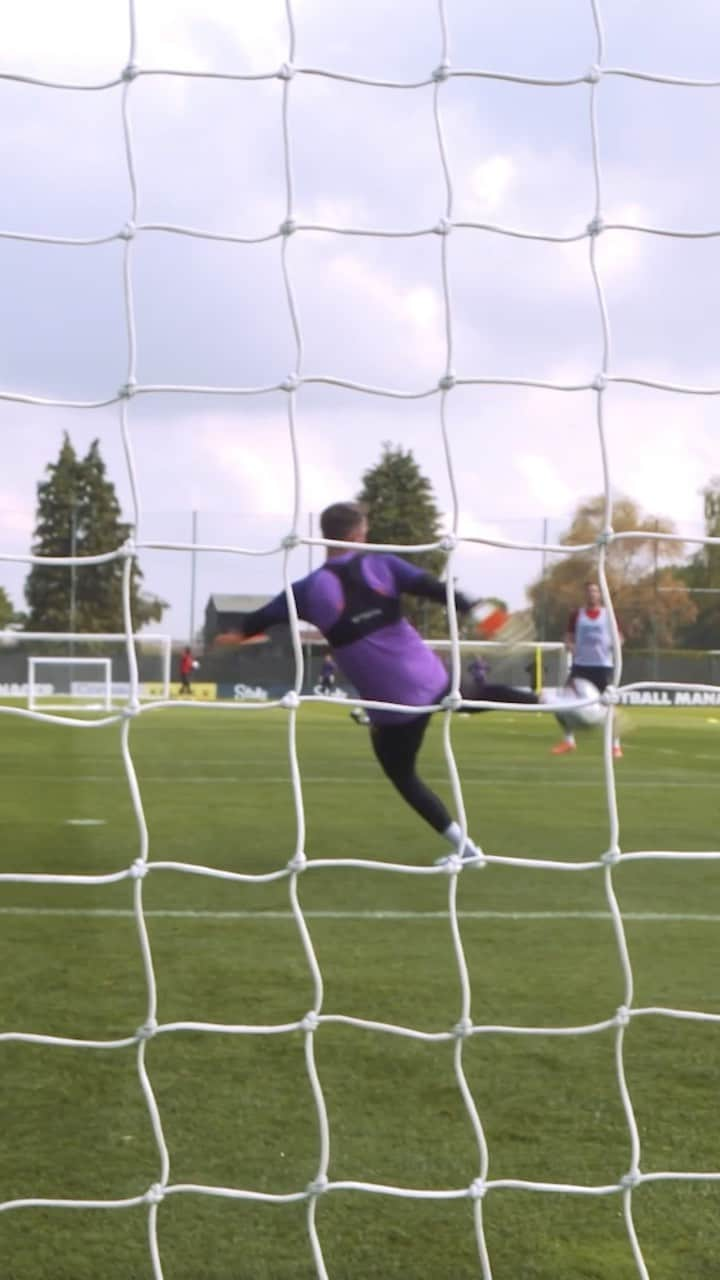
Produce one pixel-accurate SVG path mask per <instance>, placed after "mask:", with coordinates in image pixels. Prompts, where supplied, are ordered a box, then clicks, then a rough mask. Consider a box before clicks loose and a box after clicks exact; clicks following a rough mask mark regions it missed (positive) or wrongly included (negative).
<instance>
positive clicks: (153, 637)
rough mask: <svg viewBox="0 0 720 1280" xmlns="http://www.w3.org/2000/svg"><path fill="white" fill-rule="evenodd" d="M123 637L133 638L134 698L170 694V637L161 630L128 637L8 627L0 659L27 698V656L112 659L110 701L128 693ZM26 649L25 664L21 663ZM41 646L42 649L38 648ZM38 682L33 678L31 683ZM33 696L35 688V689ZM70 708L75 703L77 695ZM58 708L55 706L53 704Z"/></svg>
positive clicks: (0, 635)
mask: <svg viewBox="0 0 720 1280" xmlns="http://www.w3.org/2000/svg"><path fill="white" fill-rule="evenodd" d="M128 639H130V640H132V644H133V648H134V650H135V655H136V659H137V666H138V679H139V697H140V699H141V701H155V700H157V699H158V698H160V699H163V700H164V699H168V698H169V697H170V678H171V668H172V637H171V636H170V635H169V634H165V633H160V632H147V633H146V634H143V633H139V632H138V633H136V634H134V635H132V636H130V637H128V636H127V635H126V634H125V633H124V632H122V631H98V632H88V631H18V630H15V629H13V628H10V629H4V630H0V663H1V664H2V665H3V666H4V665H5V664H6V663H11V664H12V660H13V655H14V654H15V661H14V664H13V670H14V673H15V674H14V675H13V682H14V683H17V684H19V685H20V686H21V687H22V686H25V688H24V694H25V696H26V697H27V698H28V705H30V703H29V698H30V672H29V661H30V658H31V657H32V658H34V659H36V661H37V662H43V663H48V662H49V660H50V658H58V659H59V660H60V661H59V663H57V664H55V665H56V666H62V665H67V664H71V663H74V664H75V665H80V664H82V663H85V662H86V660H87V659H100V660H104V659H107V660H108V661H109V662H110V663H111V670H112V680H111V691H110V692H111V702H110V705H112V699H115V700H116V701H121V700H124V699H127V697H128V696H129V692H130V671H129V664H128ZM18 650H21V651H25V652H26V653H27V657H28V665H27V666H25V665H24V664H23V663H22V655H21V654H18V653H17V651H18ZM43 650H45V652H43ZM35 684H36V686H37V684H38V682H37V680H36V681H35ZM35 698H36V699H37V687H36V692H35ZM73 706H77V699H76V700H75V701H74V703H73ZM54 707H57V704H54Z"/></svg>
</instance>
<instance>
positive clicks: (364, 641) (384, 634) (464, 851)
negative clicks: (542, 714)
mask: <svg viewBox="0 0 720 1280" xmlns="http://www.w3.org/2000/svg"><path fill="white" fill-rule="evenodd" d="M320 528H321V531H322V535H323V537H324V538H328V539H332V540H336V541H341V542H353V543H354V542H357V543H359V544H362V543H364V542H365V541H366V539H367V530H368V523H367V516H366V514H365V510H364V508H363V507H362V506H360V505H359V504H358V503H355V502H336V503H333V505H332V506H330V507H327V508H326V510H325V511H323V513H322V515H321V517H320ZM292 591H293V595H294V598H295V605H296V608H297V612H298V616H299V617H300V618H302V619H303V620H304V621H305V622H310V623H311V624H313V625H314V626H316V627H317V628H318V630H320V631H322V633H323V635H324V636H325V638H326V639H327V641H328V644H329V645H330V646H331V648H332V651H333V655H334V657H335V661H336V662H337V665H338V667H339V668H340V669H341V671H342V672H343V674H344V675H345V677H346V678H347V680H348V681H350V683H351V684H353V685H354V686H355V688H356V689H357V691H358V693H359V695H360V697H361V698H363V699H366V700H368V701H372V702H398V703H403V704H405V705H406V707H409V708H412V707H416V706H417V707H422V706H427V705H428V704H430V703H436V702H441V701H442V699H443V698H444V697H445V695H446V693H448V691H449V683H448V673H447V669H446V667H445V665H444V664H443V662H442V661H441V659H440V658H439V657H438V655H437V654H436V653H434V652H433V650H432V649H430V647H429V646H428V645H427V644H426V643H425V641H424V640H423V639H422V637H421V636H420V634H419V633H418V632H417V631H416V630H415V628H414V627H413V626H411V624H410V623H409V622H408V621H407V619H406V618H403V616H402V605H401V599H400V597H401V596H402V595H404V594H408V595H413V596H420V597H422V598H425V599H428V600H435V601H437V602H438V603H439V604H444V603H446V600H447V595H446V588H445V584H444V583H442V582H440V581H439V580H438V579H437V578H435V577H433V575H432V574H430V573H427V572H425V571H424V570H423V569H420V568H418V567H417V566H415V565H412V564H409V563H408V561H407V560H403V559H401V558H400V557H399V556H395V555H388V554H383V553H378V552H375V553H369V552H366V553H365V554H363V553H362V551H360V550H359V549H358V551H355V550H346V549H344V548H342V547H328V549H327V559H326V560H325V563H324V564H323V565H322V566H321V567H320V568H319V569H315V570H314V571H313V572H312V573H310V574H308V575H307V577H305V578H302V579H301V580H300V581H298V582H295V583H293V585H292ZM471 607H472V604H471V601H469V600H468V599H467V598H466V597H465V596H464V595H462V594H461V592H459V591H456V592H455V608H456V609H457V611H458V613H467V612H468V611H469V610H470V608H471ZM287 621H288V608H287V600H286V597H285V593H284V592H283V593H282V594H281V595H278V596H276V597H275V599H274V600H271V601H270V602H269V603H268V604H266V605H264V606H263V607H262V608H261V609H257V610H256V611H255V612H254V613H247V614H244V615H240V618H239V630H240V634H241V635H242V636H243V637H250V636H254V635H257V634H258V633H259V632H261V631H265V630H266V628H268V627H272V626H276V625H277V624H278V623H283V622H284V623H286V622H287ZM465 696H467V695H465ZM470 696H472V695H470ZM482 698H483V701H494V702H525V703H536V702H537V701H538V699H537V697H536V695H535V694H534V693H531V692H530V691H529V690H522V689H514V688H511V687H509V686H508V685H491V684H485V685H483V689H482ZM368 715H369V718H370V724H371V729H370V740H371V742H372V746H373V750H374V752H375V755H376V756H377V759H378V761H379V763H380V765H381V767H382V769H383V771H384V772H385V774H386V775H387V777H388V778H389V779H390V781H391V782H392V784H393V786H394V787H396V789H397V790H398V791H399V792H400V795H401V796H402V797H403V799H404V800H406V801H407V803H408V804H409V805H411V806H412V808H413V809H414V810H415V812H416V813H418V814H419V815H420V817H421V818H424V820H425V821H426V822H428V823H429V824H430V826H431V827H432V828H433V829H434V830H435V831H437V832H439V833H440V834H441V835H443V836H444V838H445V839H446V840H447V842H448V843H449V844H450V845H451V846H452V847H453V850H454V851H455V852H457V853H459V854H461V856H462V858H463V860H464V861H468V862H472V861H475V860H477V858H478V857H479V856H480V850H479V849H478V848H477V847H476V845H475V844H474V843H473V842H472V841H471V840H469V839H468V840H467V841H466V842H465V844H464V846H463V840H462V832H461V830H460V827H459V825H458V823H457V822H455V821H454V820H453V819H452V818H451V816H450V814H449V812H448V810H447V809H446V807H445V805H444V804H443V802H442V800H441V799H440V797H439V796H437V795H435V793H434V791H431V790H430V788H429V787H428V786H427V785H426V784H425V783H424V782H423V781H422V779H421V778H420V777H419V776H418V774H417V770H416V767H415V766H416V760H417V756H418V753H419V751H420V747H421V746H422V742H423V738H424V736H425V731H426V729H427V726H428V723H429V721H430V713H429V712H420V711H418V712H413V711H412V710H411V709H410V710H404V711H381V710H375V709H373V708H368Z"/></svg>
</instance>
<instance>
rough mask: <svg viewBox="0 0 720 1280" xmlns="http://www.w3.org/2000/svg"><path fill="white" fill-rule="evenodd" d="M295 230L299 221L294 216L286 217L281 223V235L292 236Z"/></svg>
mask: <svg viewBox="0 0 720 1280" xmlns="http://www.w3.org/2000/svg"><path fill="white" fill-rule="evenodd" d="M293 231H297V222H296V221H295V219H294V218H286V219H285V221H284V222H281V223H280V235H281V236H291V235H292V233H293Z"/></svg>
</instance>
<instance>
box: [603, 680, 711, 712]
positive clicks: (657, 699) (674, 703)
mask: <svg viewBox="0 0 720 1280" xmlns="http://www.w3.org/2000/svg"><path fill="white" fill-rule="evenodd" d="M620 705H621V706H623V707H720V689H664V688H663V687H662V685H658V686H657V687H656V688H654V689H627V690H625V692H624V693H621V694H620Z"/></svg>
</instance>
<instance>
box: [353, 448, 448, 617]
mask: <svg viewBox="0 0 720 1280" xmlns="http://www.w3.org/2000/svg"><path fill="white" fill-rule="evenodd" d="M358 501H359V502H363V503H364V504H365V505H366V507H367V510H368V526H369V527H368V542H385V543H406V544H412V543H418V542H437V541H438V539H439V538H440V537H441V536H442V524H441V519H440V513H439V511H438V508H437V504H436V502H435V495H434V493H433V489H432V485H431V483H430V481H429V480H428V479H427V478H426V477H425V476H424V475H423V474H422V472H421V470H420V468H419V466H418V464H417V462H416V461H415V458H414V456H413V454H412V451H411V450H410V449H403V448H401V447H400V445H397V446H393V445H391V444H389V443H387V442H386V443H385V444H384V445H383V450H382V456H381V458H380V461H379V462H378V463H376V464H375V466H374V467H370V468H369V470H367V471H366V472H365V473H364V475H363V477H362V489H361V490H360V493H359V494H358ZM408 559H410V560H413V561H414V562H415V563H417V564H420V565H422V567H423V568H424V569H428V570H429V572H430V573H434V574H436V575H437V576H440V575H441V574H442V572H443V570H444V568H445V562H446V556H445V553H444V552H443V551H422V552H414V553H408ZM405 605H406V613H407V615H408V617H409V618H410V619H411V621H412V622H414V623H415V625H416V626H417V627H419V628H420V630H421V631H422V632H423V633H424V634H425V635H430V634H432V635H436V636H438V635H444V634H445V631H446V630H447V627H446V623H445V619H444V613H443V610H442V609H441V608H440V607H439V606H437V605H432V604H430V602H429V601H424V600H418V601H411V600H410V599H409V598H408V599H406V601H405Z"/></svg>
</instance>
